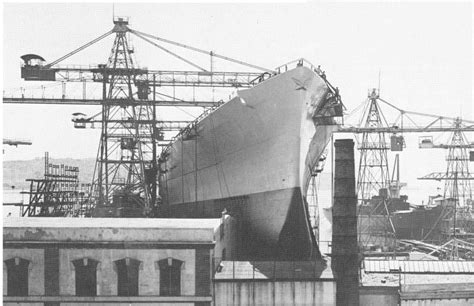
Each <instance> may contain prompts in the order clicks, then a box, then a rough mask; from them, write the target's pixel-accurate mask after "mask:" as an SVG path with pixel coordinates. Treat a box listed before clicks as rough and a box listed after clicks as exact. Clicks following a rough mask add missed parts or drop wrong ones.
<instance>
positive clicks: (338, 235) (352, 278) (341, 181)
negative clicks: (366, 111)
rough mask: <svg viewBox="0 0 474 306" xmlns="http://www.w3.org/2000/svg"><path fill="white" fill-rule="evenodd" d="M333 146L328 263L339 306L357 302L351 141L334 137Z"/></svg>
mask: <svg viewBox="0 0 474 306" xmlns="http://www.w3.org/2000/svg"><path fill="white" fill-rule="evenodd" d="M334 147H335V158H334V159H335V161H334V188H333V197H334V202H333V208H332V218H333V229H332V256H331V257H332V262H331V266H332V270H333V272H334V275H335V276H336V302H337V305H338V306H340V305H359V260H358V246H357V196H356V190H355V171H354V141H353V140H352V139H337V140H336V141H335V143H334Z"/></svg>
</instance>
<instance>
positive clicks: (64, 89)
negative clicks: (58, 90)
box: [62, 82, 66, 100]
mask: <svg viewBox="0 0 474 306" xmlns="http://www.w3.org/2000/svg"><path fill="white" fill-rule="evenodd" d="M62 89H63V95H62V98H63V100H64V99H66V82H62Z"/></svg>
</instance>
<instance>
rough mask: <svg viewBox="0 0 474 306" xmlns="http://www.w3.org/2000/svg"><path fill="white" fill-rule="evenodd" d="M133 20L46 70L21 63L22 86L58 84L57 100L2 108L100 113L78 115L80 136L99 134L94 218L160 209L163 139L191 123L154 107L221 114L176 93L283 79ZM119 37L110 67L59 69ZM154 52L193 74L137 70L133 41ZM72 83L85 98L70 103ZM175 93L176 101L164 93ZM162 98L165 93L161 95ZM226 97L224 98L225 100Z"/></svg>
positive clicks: (38, 63)
mask: <svg viewBox="0 0 474 306" xmlns="http://www.w3.org/2000/svg"><path fill="white" fill-rule="evenodd" d="M128 21H129V20H128V18H126V17H114V18H113V23H114V27H113V28H112V30H110V31H108V32H106V33H104V34H103V35H100V36H99V37H97V38H95V39H93V40H92V41H90V42H88V43H86V44H84V45H82V46H80V47H79V48H77V49H75V50H73V51H71V52H69V53H68V54H66V55H64V56H62V57H60V58H58V59H57V60H54V61H52V62H50V63H46V61H45V59H44V58H43V57H41V56H39V55H36V54H26V55H24V56H22V57H21V58H22V60H23V62H24V63H23V65H22V67H21V77H22V78H23V79H24V80H25V81H43V82H47V81H51V82H61V88H62V94H61V96H60V97H51V98H49V97H47V96H46V95H45V94H44V88H45V87H44V86H42V90H43V92H42V94H41V96H37V97H35V96H30V95H29V94H28V93H27V92H26V90H25V89H24V88H21V90H20V92H21V95H20V96H9V95H6V94H5V93H4V97H3V101H4V103H15V104H60V105H71V104H73V105H100V106H101V112H100V113H99V114H96V115H94V116H90V117H89V116H87V115H85V114H83V113H75V114H73V115H74V117H73V122H74V126H75V127H76V128H85V127H86V126H92V125H94V124H96V126H97V125H99V126H100V129H101V136H100V143H99V148H98V153H97V160H96V166H95V170H94V179H93V182H92V187H91V192H90V194H91V197H90V198H89V199H88V200H87V201H88V203H87V205H89V208H90V210H91V211H93V216H152V215H153V214H154V211H156V208H157V203H158V201H159V199H158V198H157V171H158V169H157V159H156V158H157V147H158V145H159V144H160V143H162V142H163V141H164V136H163V133H164V131H168V130H177V129H181V128H183V127H184V126H188V122H171V121H161V120H158V119H157V110H156V107H157V106H190V107H205V108H211V107H217V106H219V105H220V104H222V101H223V99H206V100H199V99H198V100H196V99H195V96H194V95H193V98H192V99H186V98H182V97H178V96H177V95H176V94H175V90H176V89H179V88H185V87H189V88H192V89H193V92H194V89H196V88H203V89H207V90H213V89H215V88H223V89H229V90H235V89H237V88H246V87H251V86H254V85H255V84H258V83H259V82H261V81H263V80H265V79H267V78H269V77H271V76H273V75H274V74H276V73H278V72H277V71H274V70H271V69H266V68H263V67H259V66H256V65H252V64H249V63H246V62H243V61H239V60H236V59H233V58H230V57H226V56H223V55H220V54H217V53H215V52H209V51H205V50H202V49H199V48H195V47H192V46H188V45H185V44H181V43H178V42H174V41H171V40H168V39H164V38H161V37H158V36H155V35H151V34H147V33H144V32H140V31H137V30H135V29H132V28H131V27H130V26H129V22H128ZM112 35H115V38H114V42H113V47H112V51H111V53H110V55H109V57H108V60H107V62H106V63H105V64H99V65H90V66H86V67H84V66H60V65H58V64H59V63H60V62H62V61H64V60H65V59H67V58H69V57H71V56H73V55H74V54H76V53H78V52H80V51H82V50H84V49H86V48H88V47H90V46H91V45H94V44H95V43H97V42H99V41H101V40H103V39H104V38H106V37H108V36H112ZM130 35H133V36H135V37H138V38H139V39H141V40H143V41H145V42H147V43H149V44H151V45H153V46H155V47H156V48H158V49H160V50H161V51H163V52H165V53H167V54H168V55H170V56H173V57H174V58H176V59H178V60H180V61H182V62H184V63H186V64H188V65H190V66H193V68H195V69H196V70H192V71H168V70H166V71H165V70H148V69H147V68H140V67H138V66H137V64H136V60H135V58H134V49H133V47H132V46H131V42H130V39H129V36H130ZM163 44H168V45H172V46H175V47H180V48H184V49H187V50H191V51H194V52H197V53H201V54H205V55H207V56H210V59H211V67H210V68H209V69H206V68H203V67H202V66H200V65H198V64H196V63H194V62H192V61H190V60H188V59H186V58H184V57H182V56H180V55H179V54H177V53H175V52H173V51H171V50H169V49H168V48H166V47H164V46H163ZM213 59H221V60H225V61H228V62H232V63H235V64H239V65H242V66H246V67H248V68H252V69H254V70H256V72H223V71H214V69H213V66H212V63H213ZM67 82H80V83H82V84H83V96H82V97H80V98H77V97H76V98H74V97H68V95H67V92H66V83H67ZM88 82H95V83H97V84H101V87H102V90H101V91H102V95H101V97H98V98H97V97H88V96H87V90H86V83H88ZM164 88H173V94H167V93H164V92H163V91H162V90H163V89H164ZM158 90H160V91H158ZM226 97H227V96H226Z"/></svg>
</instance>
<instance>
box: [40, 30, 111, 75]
mask: <svg viewBox="0 0 474 306" xmlns="http://www.w3.org/2000/svg"><path fill="white" fill-rule="evenodd" d="M112 33H113V31H112V30H110V31H108V32H107V33H105V34H103V35H101V36H99V37H97V38H96V39H94V40H92V41H90V42H88V43H87V44H85V45H82V46H80V47H79V48H77V49H76V50H74V51H72V52H69V53H68V54H66V55H64V56H63V57H60V58H58V59H57V60H55V61H53V62H52V63H50V64H48V65H46V66H45V68H51V67H52V66H54V65H56V64H57V63H59V62H61V61H63V60H65V59H66V58H68V57H70V56H72V55H74V54H76V53H77V52H79V51H82V50H84V49H85V48H87V47H89V46H91V45H93V44H95V43H96V42H98V41H99V40H102V39H104V38H105V37H107V36H109V35H110V34H112Z"/></svg>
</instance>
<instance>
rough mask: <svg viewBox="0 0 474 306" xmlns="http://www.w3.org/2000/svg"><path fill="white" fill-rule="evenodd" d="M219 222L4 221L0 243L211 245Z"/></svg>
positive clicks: (101, 219)
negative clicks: (0, 241) (1, 241)
mask: <svg viewBox="0 0 474 306" xmlns="http://www.w3.org/2000/svg"><path fill="white" fill-rule="evenodd" d="M220 224H221V219H153V218H143V219H139V218H136V219H135V218H130V219H129V218H4V219H3V241H4V242H7V243H15V244H28V243H30V244H31V243H51V242H52V243H66V244H71V243H72V244H74V243H79V244H81V245H82V244H92V245H93V244H97V243H128V244H148V243H153V244H155V243H158V244H161V243H185V244H196V243H204V244H214V234H215V232H216V231H217V230H218V229H219V228H220Z"/></svg>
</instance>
